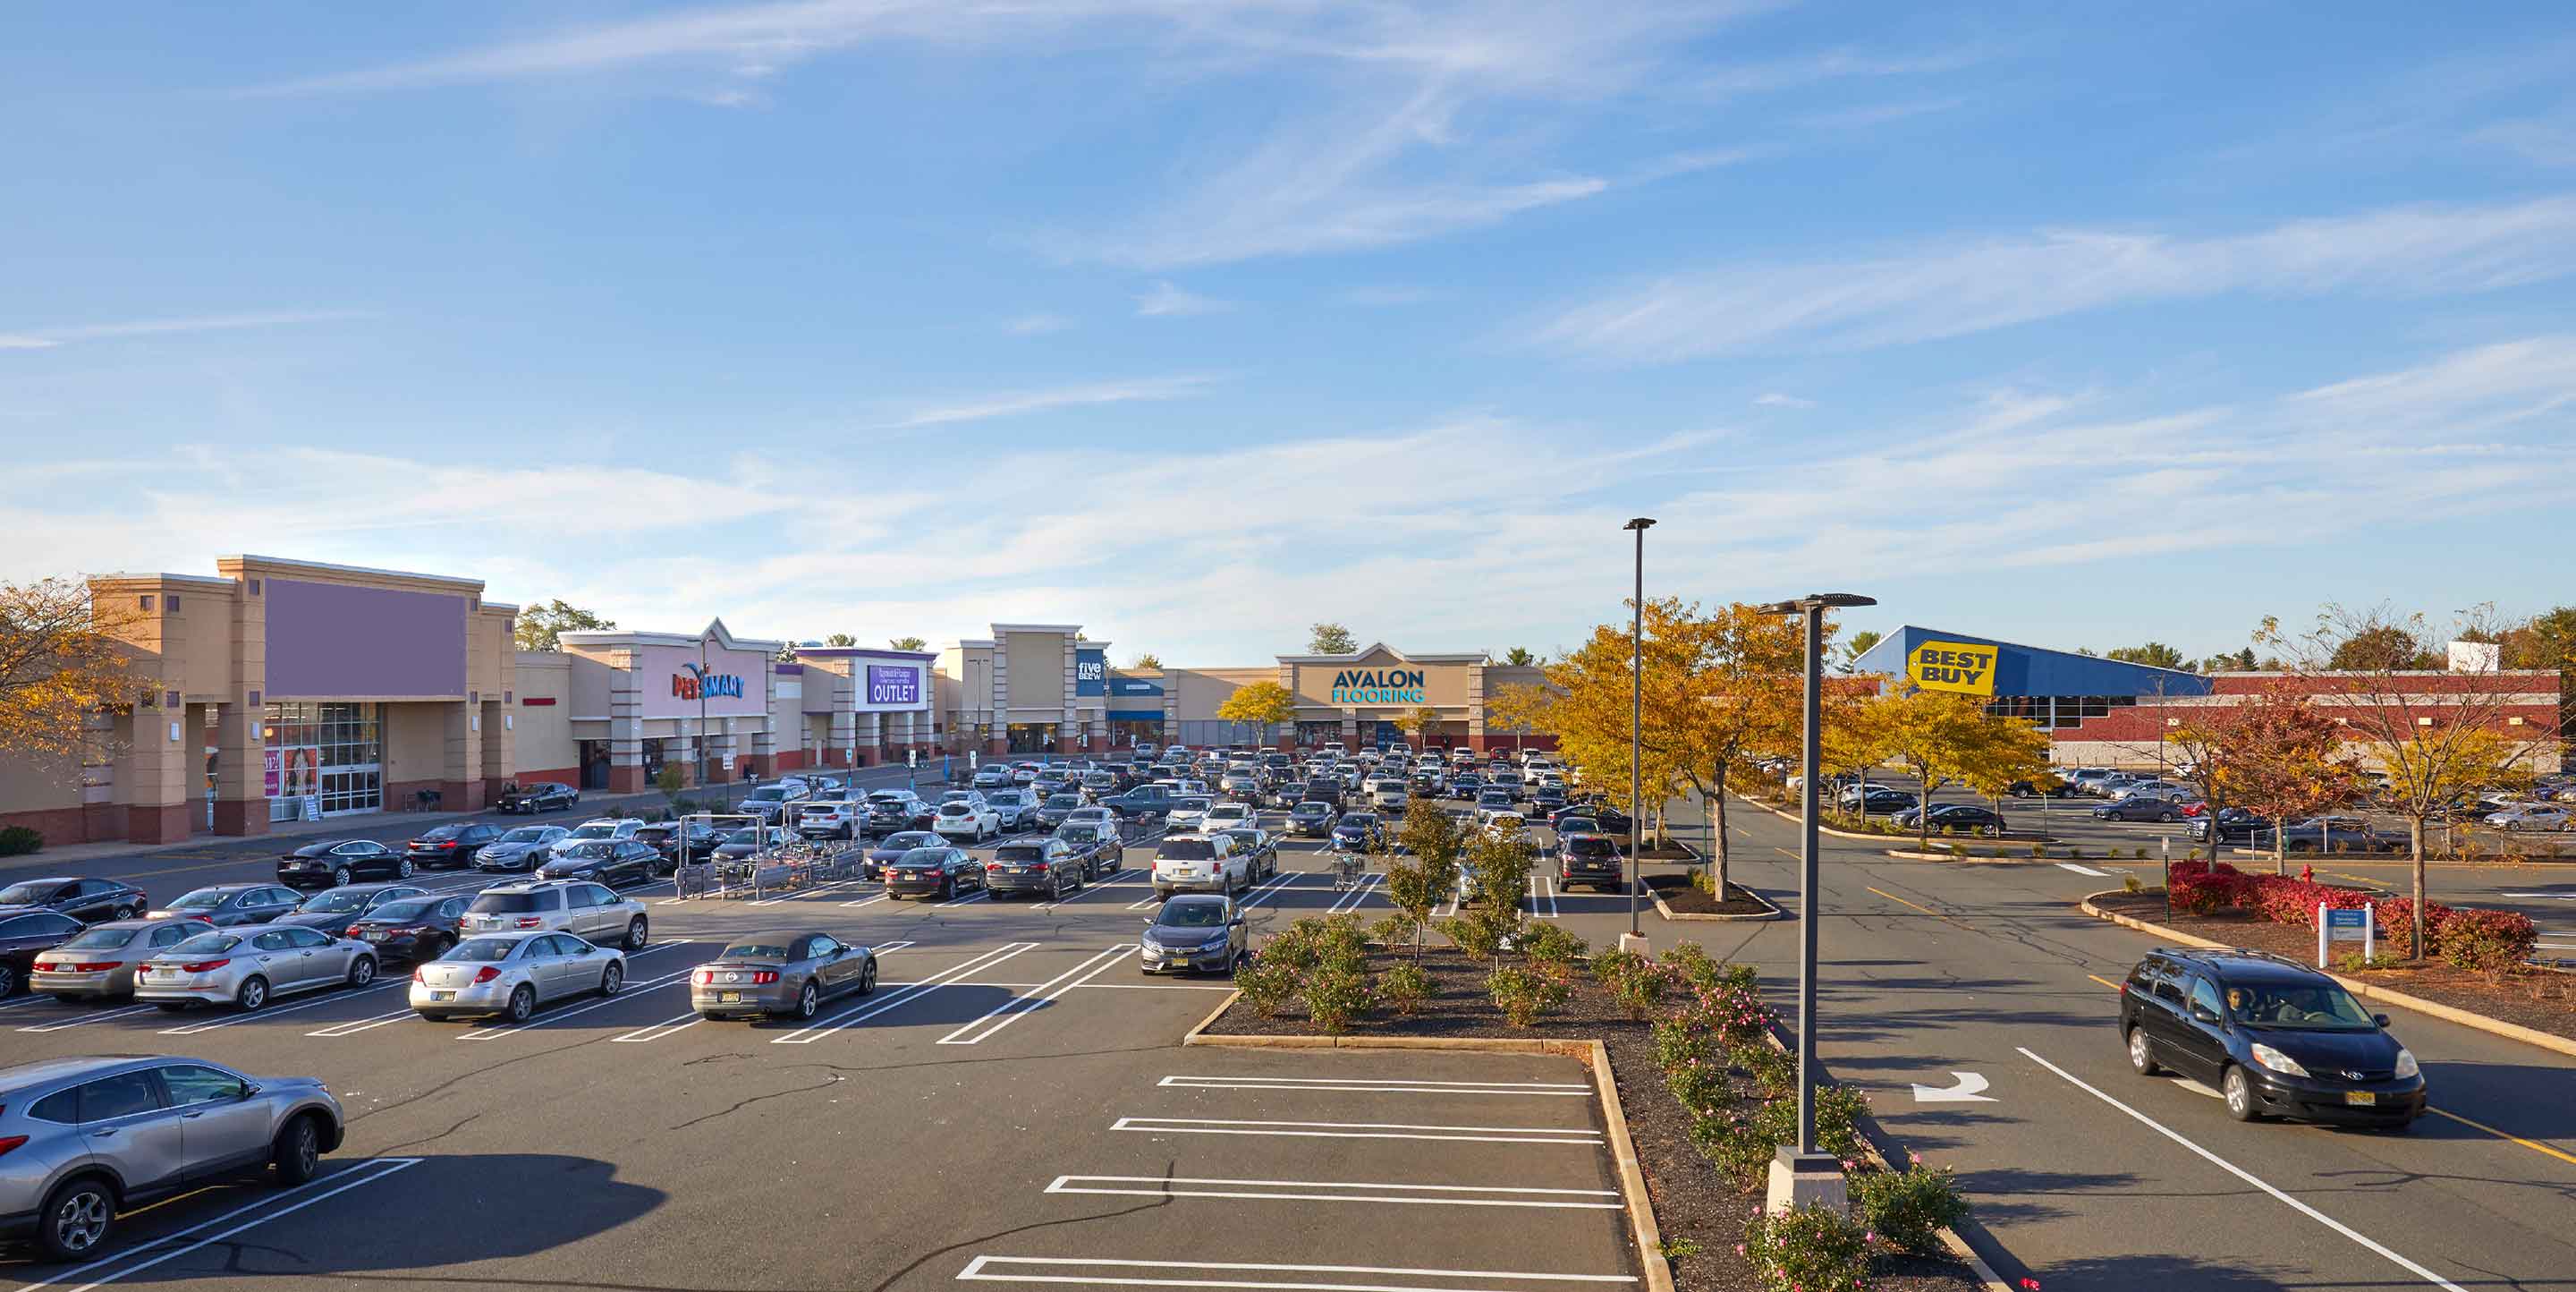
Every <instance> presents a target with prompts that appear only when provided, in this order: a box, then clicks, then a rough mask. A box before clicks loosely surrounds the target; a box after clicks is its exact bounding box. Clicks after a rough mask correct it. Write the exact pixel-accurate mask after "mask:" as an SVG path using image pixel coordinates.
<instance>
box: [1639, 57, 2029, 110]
mask: <svg viewBox="0 0 2576 1292" xmlns="http://www.w3.org/2000/svg"><path fill="white" fill-rule="evenodd" d="M1991 57H1993V52H1992V51H1990V50H1986V49H1981V48H1973V47H1961V48H1955V49H1941V50H1932V51H1929V52H1924V53H1910V54H1896V53H1863V52H1860V51H1857V50H1850V49H1835V50H1826V51H1824V52H1822V53H1817V54H1807V55H1802V56H1799V57H1796V58H1782V59H1774V60H1771V61H1769V62H1762V63H1739V64H1735V65H1733V66H1729V67H1721V68H1718V69H1716V70H1715V71H1712V72H1708V73H1706V74H1704V75H1700V76H1696V77H1693V78H1691V79H1690V80H1689V81H1688V82H1687V83H1686V86H1685V88H1687V89H1689V90H1691V91H1693V92H1695V93H1697V94H1699V95H1702V96H1704V97H1711V98H1735V97H1738V96H1741V95H1751V94H1773V93H1778V92H1780V91H1783V90H1799V89H1806V88H1808V87H1810V86H1816V85H1822V84H1825V83H1828V82H1833V81H1846V80H1870V79H1877V78H1885V77H1909V76H1930V75H1935V74H1938V73H1942V72H1955V71H1959V70H1961V69H1964V68H1969V67H1974V66H1976V65H1978V64H1979V63H1983V62H1985V61H1987V60H1988V59H1990V58H1991Z"/></svg>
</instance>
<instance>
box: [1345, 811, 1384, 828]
mask: <svg viewBox="0 0 2576 1292" xmlns="http://www.w3.org/2000/svg"><path fill="white" fill-rule="evenodd" d="M1342 824H1343V825H1351V826H1360V827H1363V828H1365V827H1368V826H1373V825H1376V824H1377V814H1376V813H1373V812H1353V813H1351V814H1350V815H1349V816H1346V817H1343V818H1342Z"/></svg>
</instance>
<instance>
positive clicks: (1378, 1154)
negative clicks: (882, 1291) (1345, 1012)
mask: <svg viewBox="0 0 2576 1292" xmlns="http://www.w3.org/2000/svg"><path fill="white" fill-rule="evenodd" d="M1165 1066H1166V1067H1167V1069H1168V1070H1166V1071H1163V1072H1161V1073H1159V1074H1152V1075H1150V1076H1148V1075H1147V1074H1143V1073H1140V1074H1139V1075H1138V1076H1137V1077H1136V1078H1135V1079H1133V1080H1132V1082H1131V1083H1129V1084H1127V1085H1125V1086H1122V1087H1121V1088H1119V1089H1116V1090H1114V1091H1110V1092H1107V1095H1106V1098H1105V1101H1104V1102H1105V1103H1106V1104H1107V1107H1108V1113H1109V1116H1108V1119H1107V1120H1106V1122H1105V1124H1104V1125H1102V1126H1099V1127H1095V1128H1093V1130H1092V1133H1089V1134H1079V1135H1074V1136H1071V1137H1067V1138H1066V1139H1064V1140H1062V1141H1060V1142H1059V1143H1060V1148H1059V1151H1058V1153H1057V1154H1056V1155H1054V1156H1052V1157H1050V1158H1047V1159H1040V1160H1035V1161H1032V1162H1031V1163H1029V1164H1028V1168H1029V1171H1030V1177H1031V1180H1032V1182H1033V1183H1035V1182H1037V1181H1038V1178H1039V1177H1044V1180H1043V1183H1040V1184H1038V1187H1037V1188H1036V1189H1035V1193H1036V1194H1037V1195H1039V1196H1036V1197H1032V1198H1030V1199H1027V1200H1026V1205H1027V1209H1028V1211H1029V1212H1030V1214H1031V1215H1032V1217H1033V1218H1036V1219H1037V1220H1038V1223H1039V1225H1040V1226H1042V1228H1038V1229H1037V1233H1038V1234H1043V1235H1045V1236H1046V1237H1045V1239H1044V1240H1043V1241H1038V1240H1037V1239H1036V1238H1035V1237H1034V1236H1032V1238H1030V1239H1024V1240H1021V1241H1016V1242H1012V1243H1008V1244H995V1245H992V1246H988V1247H982V1248H978V1249H976V1250H974V1251H971V1252H968V1253H964V1256H965V1259H964V1261H963V1263H962V1264H961V1265H960V1266H959V1267H958V1268H957V1270H956V1273H955V1278H956V1280H957V1281H960V1282H1016V1283H1052V1284H1075V1285H1086V1286H1102V1287H1116V1286H1137V1285H1143V1286H1201V1287H1204V1286H1224V1287H1253V1288H1263V1287H1281V1288H1292V1287H1293V1288H1301V1289H1332V1288H1341V1287H1350V1288H1372V1289H1401V1290H1404V1292H1410V1290H1411V1289H1416V1288H1419V1289H1423V1292H1432V1290H1433V1289H1443V1288H1454V1287H1456V1286H1459V1283H1458V1280H1474V1282H1473V1286H1477V1287H1483V1288H1498V1289H1519V1288H1533V1289H1535V1288H1540V1287H1547V1288H1560V1289H1561V1288H1566V1287H1569V1286H1599V1287H1616V1286H1626V1285H1633V1284H1634V1283H1635V1282H1636V1279H1635V1275H1634V1263H1633V1261H1632V1260H1631V1258H1630V1255H1629V1246H1628V1240H1627V1230H1626V1219H1625V1215H1624V1211H1623V1209H1622V1202H1621V1200H1620V1196H1619V1186H1618V1181H1617V1177H1616V1175H1615V1173H1614V1172H1615V1168H1614V1164H1613V1160H1612V1158H1611V1155H1610V1152H1609V1149H1608V1146H1607V1144H1606V1141H1605V1138H1604V1135H1603V1132H1602V1124H1601V1120H1600V1116H1599V1109H1598V1105H1597V1103H1596V1102H1595V1100H1594V1097H1593V1089H1592V1083H1591V1081H1590V1080H1589V1078H1588V1075H1587V1073H1586V1070H1585V1069H1584V1068H1583V1067H1582V1065H1580V1064H1578V1063H1576V1062H1574V1061H1572V1060H1564V1059H1538V1058H1520V1057H1516V1056H1515V1057H1502V1056H1492V1055H1438V1054H1368V1053H1363V1052H1357V1051H1342V1052H1329V1053H1327V1052H1298V1053H1295V1054H1293V1055H1290V1054H1274V1053H1264V1052H1257V1051H1239V1050H1224V1049H1191V1050H1183V1051H1176V1052H1173V1054H1172V1056H1171V1057H1170V1058H1169V1060H1168V1061H1167V1063H1166V1065H1165Z"/></svg>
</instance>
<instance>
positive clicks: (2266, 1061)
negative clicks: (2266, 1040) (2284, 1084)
mask: <svg viewBox="0 0 2576 1292" xmlns="http://www.w3.org/2000/svg"><path fill="white" fill-rule="evenodd" d="M2254 1061H2255V1062H2256V1063H2260V1064H2262V1065H2263V1066H2264V1067H2267V1068H2270V1069H2271V1070H2273V1071H2274V1072H2278V1073H2282V1074H2284V1075H2286V1076H2293V1077H2304V1076H2306V1075H2308V1070H2307V1069H2306V1068H2303V1067H2300V1066H2299V1061H2298V1060H2297V1059H2293V1058H2291V1057H2290V1056H2289V1055H2286V1054H2283V1053H2281V1052H2280V1051H2279V1050H2275V1049H2273V1048H2272V1047H2271V1046H2268V1045H2265V1044H2263V1043H2262V1042H2260V1041H2257V1042H2255V1043H2254Z"/></svg>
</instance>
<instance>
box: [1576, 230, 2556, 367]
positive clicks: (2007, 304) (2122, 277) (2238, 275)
mask: <svg viewBox="0 0 2576 1292" xmlns="http://www.w3.org/2000/svg"><path fill="white" fill-rule="evenodd" d="M2569 273H2576V197H2551V198H2543V199H2539V200H2535V201H2530V202H2523V203H2518V204H2512V205H2500V206H2454V207H2436V206H2418V207H2401V208H2395V209H2390V210H2383V211H2375V212H2371V213H2368V214H2364V215H2357V216H2348V217H2340V218H2334V219H2319V220H2302V221H2296V222H2292V223H2288V224H2282V225H2277V226H2275V227H2273V228H2270V229H2264V230H2260V231H2257V232H2253V233H2246V234H2236V235H2224V236H2212V237H2198V238H2193V237H2175V236H2170V235H2164V234H2155V233H2131V232H2119V231H2112V230H2050V231H2043V232H2040V233H2036V234H2031V235H2027V236H2024V237H2019V238H2008V239H1995V240H1990V241H1986V242H1976V243H1964V244H1950V245H1940V246H1927V247H1919V248H1908V249H1903V250H1899V251H1896V252H1893V253H1889V254H1886V255H1882V256H1878V257H1875V258H1865V259H1854V260H1847V261H1831V262H1811V263H1806V264H1796V263H1791V264H1770V263H1759V262H1756V263H1748V264H1742V265H1737V266H1733V267H1730V268H1726V269H1723V270H1718V271H1714V272H1707V273H1698V274H1687V275H1681V276H1676V277H1672V278H1666V279H1663V280H1661V281H1658V282H1653V283H1649V284H1646V285H1644V286H1641V287H1634V288H1628V289H1623V290H1620V291H1616V292H1612V293H1609V294H1607V295H1604V296H1601V297H1598V298H1596V299H1593V300H1590V301H1586V302H1582V303H1579V304H1576V305H1574V306H1571V307H1569V308H1566V309H1564V310H1562V311H1560V312H1559V313H1558V314H1556V315H1555V316H1554V317H1553V318H1551V319H1548V320H1546V321H1545V322H1543V323H1541V324H1540V325H1539V326H1537V327H1536V328H1535V330H1534V336H1535V339H1536V341H1537V342H1538V343H1539V344H1541V345H1543V346H1546V347H1548V348H1552V349H1557V350H1562V351H1566V352H1569V353H1574V354H1580V355H1586V356H1590V357H1595V358H1602V359H1612V360H1625V361H1640V362H1670V361H1676V360H1683V359H1695V358H1704V357H1708V356H1713V355H1722V354H1733V353H1740V352H1744V351H1750V350H1762V349H1796V350H1825V349H1833V350H1851V349H1866V348H1871V347H1876V346H1887V345H1901V344H1905V343H1909V342H1917V341H1928V340H1934V339H1937V338H1941V337H1951V336H1960V335H1964V334H1967V333H1971V332H1980V331H1985V330H1988V329H1992V328H2000V327H2008V326H2011V325H2013V324H2016V323H2027V322H2031V321H2033V320H2036V319H2044V318H2052V317H2056V316H2059V315H2065V314H2073V313H2077V312H2080V311H2084V310H2092V309H2099V308H2103V307H2105V306H2111V305H2119V304H2126V303H2132V302H2138V301H2151V300H2172V299H2179V298H2189V297H2204V296H2213V295H2219V294H2223V293H2231V292H2255V293H2268V294H2274V295H2287V296H2310V295H2323V294H2329V293H2336V292H2362V293H2379V294H2393V295H2418V294H2431V293H2442V292H2476V291H2487V290H2493V289H2497V288H2503V287H2510V286H2516V285H2520V284H2525V283H2533V282H2541V281H2546V280H2549V279H2554V278H2559V277H2563V276H2565V275H2567V274H2569Z"/></svg>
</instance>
